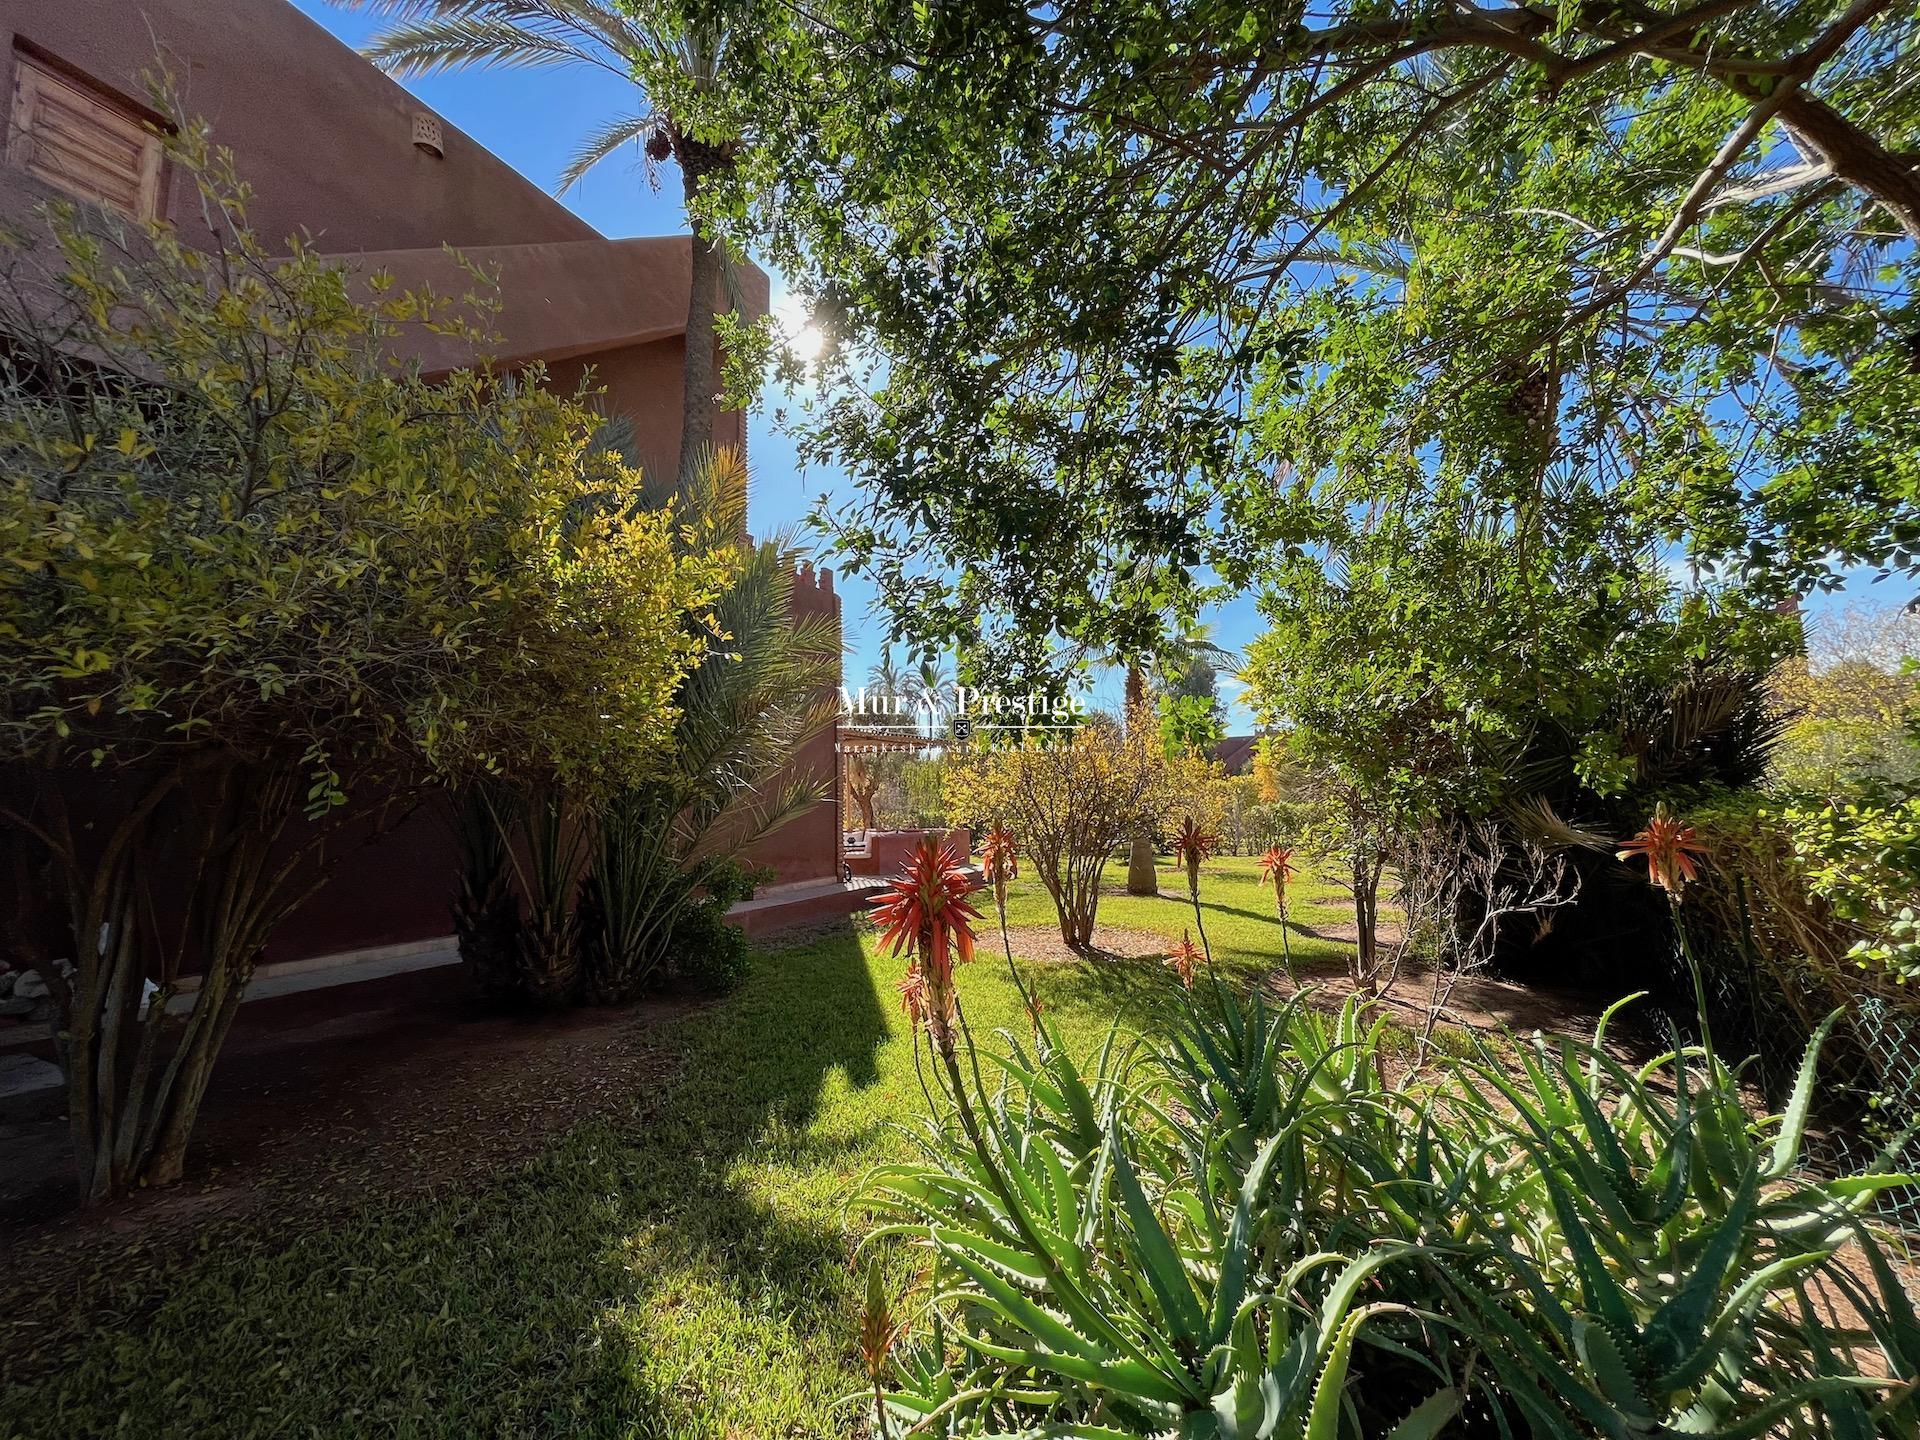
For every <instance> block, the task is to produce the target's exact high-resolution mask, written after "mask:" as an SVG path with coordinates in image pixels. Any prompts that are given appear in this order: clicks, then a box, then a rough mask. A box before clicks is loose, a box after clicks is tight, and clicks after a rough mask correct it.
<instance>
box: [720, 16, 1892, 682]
mask: <svg viewBox="0 0 1920 1440" xmlns="http://www.w3.org/2000/svg"><path fill="white" fill-rule="evenodd" d="M809 16H810V23H808V24H806V25H804V26H802V27H800V28H799V29H798V30H797V31H796V33H795V35H794V36H792V37H790V38H789V39H788V40H787V42H786V43H785V45H784V48H782V49H781V51H780V54H781V55H782V56H784V57H785V60H784V62H783V63H780V64H776V65H772V66H770V67H769V71H768V74H767V75H766V76H764V77H763V79H762V82H761V87H760V89H761V91H762V93H761V94H759V95H758V96H757V99H756V105H757V106H758V108H759V109H760V110H761V112H762V113H763V114H765V115H766V116H768V117H778V123H769V126H768V130H769V133H779V134H781V135H782V137H783V138H782V143H781V145H780V147H779V149H778V151H777V152H775V151H773V150H771V149H769V151H768V152H767V153H765V154H757V155H756V156H755V159H754V162H753V163H754V164H755V165H756V166H757V167H759V168H760V170H761V171H762V172H763V173H764V175H765V176H766V177H767V178H768V183H773V182H774V180H775V179H776V177H777V183H779V184H780V185H781V186H782V193H783V195H785V196H786V197H787V203H784V204H783V206H782V207H781V210H780V213H779V215H778V216H777V217H770V218H771V219H773V220H774V222H775V228H774V233H773V234H772V235H771V236H770V239H771V241H772V243H773V245H774V249H775V252H776V258H778V259H779V260H780V262H781V264H782V265H783V267H784V268H785V269H787V271H788V273H789V274H791V275H796V276H799V277H801V278H802V280H803V282H804V283H805V284H807V285H809V286H811V287H812V289H813V290H814V291H815V292H817V294H818V296H819V298H820V300H821V304H822V309H823V312H824V313H826V314H827V315H828V316H829V317H831V319H832V321H833V322H834V323H835V324H836V325H837V326H838V328H839V329H840V331H841V332H842V334H843V337H844V343H843V346H842V354H843V360H844V363H845V365H846V367H847V368H846V370H845V374H844V379H845V382H846V383H845V384H844V386H843V387H842V388H841V389H839V390H837V391H834V392H832V393H831V394H830V395H829V398H828V399H827V400H826V401H825V402H824V403H823V404H822V405H821V407H820V408H819V410H818V411H817V413H816V415H815V426H814V432H813V444H814V447H815V449H816V450H817V451H818V452H819V453H821V454H823V455H831V456H833V457H835V458H838V459H840V460H842V461H843V462H845V463H846V464H847V465H848V466H849V468H850V469H851V470H852V471H853V472H854V473H855V474H856V475H857V476H859V477H860V478H861V479H862V480H863V481H865V482H866V487H865V492H864V498H863V501H862V503H861V504H860V505H859V506H858V507H852V508H846V509H843V510H842V511H841V512H840V513H839V514H837V515H835V516H834V517H831V521H832V523H833V525H834V528H835V529H836V530H837V531H838V533H839V535H840V538H841V541H842V544H843V547H844V549H845V552H846V555H847V558H848V560H849V562H850V563H851V564H853V565H854V566H855V567H856V568H860V569H863V570H865V571H866V572H867V573H869V574H870V575H872V576H873V578H874V579H875V581H876V583H877V584H878V585H879V587H880V589H881V591H882V594H883V595H884V596H885V597H886V598H887V599H888V601H889V603H890V604H891V605H892V607H893V608H894V610H895V611H896V613H898V614H900V615H902V616H910V617H911V620H910V622H909V623H911V624H913V625H915V626H917V627H920V628H921V629H923V630H924V631H925V632H927V633H928V634H930V635H931V634H939V635H943V636H944V635H948V634H955V635H960V636H962V637H963V638H966V639H968V640H969V641H971V639H972V638H973V637H981V638H983V639H984V640H986V641H987V642H989V643H991V642H992V640H993V637H994V635H995V634H996V632H997V631H998V630H1006V631H1011V632H1016V633H1020V632H1025V633H1040V634H1045V633H1049V632H1052V631H1057V632H1058V633H1060V634H1063V635H1066V636H1068V637H1070V638H1073V639H1076V640H1080V639H1085V640H1089V641H1091V642H1094V643H1108V642H1115V643H1118V644H1120V645H1122V646H1126V647H1132V648H1136V649H1146V648H1149V647H1150V644H1151V641H1152V639H1153V633H1154V632H1156V631H1157V630H1158V629H1159V628H1160V622H1159V616H1160V615H1162V614H1163V613H1166V612H1168V611H1170V610H1171V611H1179V610H1180V609H1182V608H1183V606H1185V605H1188V604H1190V602H1191V601H1192V599H1193V597H1194V595H1195V593H1196V591H1197V590H1198V589H1200V588H1203V585H1204V581H1203V579H1202V574H1203V572H1202V571H1201V570H1200V569H1199V567H1200V566H1201V565H1202V564H1210V565H1212V566H1213V567H1214V568H1215V569H1216V570H1218V571H1219V572H1220V573H1222V574H1225V575H1227V576H1228V577H1229V578H1243V577H1248V576H1251V575H1255V574H1257V573H1258V571H1259V570H1260V568H1261V567H1262V566H1263V565H1264V563H1265V562H1266V561H1267V559H1268V558H1269V556H1270V552H1271V549H1272V547H1273V546H1274V545H1276V544H1279V545H1285V544H1288V543H1292V542H1294V541H1296V540H1297V539H1298V537H1299V532H1300V529H1301V525H1302V517H1301V516H1300V514H1299V511H1298V502H1299V501H1300V500H1301V499H1302V497H1303V494H1304V495H1308V496H1310V495H1311V494H1312V493H1313V489H1314V487H1317V486H1319V485H1320V484H1322V483H1323V482H1324V481H1325V480H1326V479H1327V478H1328V476H1329V475H1330V474H1335V473H1337V474H1338V476H1339V478H1340V480H1341V481H1342V483H1344V484H1346V485H1347V486H1349V487H1350V489H1349V491H1348V492H1347V495H1346V497H1345V498H1347V499H1351V500H1353V501H1355V502H1356V503H1367V502H1368V501H1370V500H1376V499H1377V500H1378V501H1379V503H1381V504H1384V505H1392V504H1395V503H1397V502H1396V498H1395V497H1396V494H1397V486H1396V482H1395V476H1394V472H1395V471H1396V470H1397V469H1399V468H1401V467H1404V466H1405V465H1406V464H1407V463H1408V462H1409V461H1419V462H1422V463H1426V464H1430V465H1432V464H1445V465H1447V466H1450V467H1452V468H1453V469H1454V470H1455V471H1456V472H1459V473H1477V474H1480V475H1482V476H1492V477H1497V481H1496V483H1497V485H1498V486H1499V487H1500V488H1502V489H1504V490H1506V491H1508V492H1510V493H1511V494H1512V495H1513V496H1514V497H1515V498H1516V499H1520V500H1524V499H1526V498H1528V497H1529V496H1530V494H1531V492H1532V491H1533V490H1534V489H1536V488H1537V487H1538V486H1539V485H1540V484H1541V483H1543V477H1545V476H1547V475H1549V473H1550V472H1552V471H1554V470H1555V469H1556V468H1557V469H1559V470H1562V471H1564V470H1567V469H1580V470H1583V471H1584V472H1585V473H1586V475H1587V478H1588V480H1589V481H1590V482H1592V483H1595V484H1597V485H1599V486H1601V487H1603V488H1606V489H1610V490H1613V491H1615V492H1617V497H1618V500H1619V503H1620V505H1621V507H1622V508H1631V509H1633V510H1635V511H1636V512H1638V513H1639V514H1641V515H1643V516H1644V517H1646V518H1647V519H1648V520H1649V521H1650V522H1652V523H1656V524H1658V525H1659V526H1661V527H1662V528H1663V529H1664V531H1665V533H1667V534H1669V535H1671V536H1673V537H1674V538H1676V539H1677V540H1680V541H1681V542H1683V543H1685V544H1686V545H1688V546H1690V547H1691V549H1692V550H1693V551H1694V553H1695V554H1696V555H1697V556H1699V557H1700V558H1701V559H1702V560H1703V561H1705V562H1709V563H1711V564H1712V565H1714V566H1715V567H1717V568H1724V567H1727V566H1730V565H1731V566H1737V567H1739V568H1741V569H1743V570H1745V571H1747V572H1749V573H1750V574H1751V576H1752V577H1753V578H1754V579H1755V581H1756V582H1761V583H1764V584H1766V585H1767V586H1768V587H1770V588H1772V589H1773V590H1774V591H1775V592H1776V593H1777V594H1782V595H1784V594H1787V593H1791V592H1794V591H1797V590H1804V589H1806V588H1807V587H1809V586H1814V585H1820V584H1828V583H1832V581H1833V579H1834V577H1835V575H1836V573H1837V571H1836V569H1835V561H1836V560H1837V561H1839V562H1840V563H1841V564H1843V565H1844V564H1847V563H1874V564H1884V565H1887V566H1889V567H1891V568H1893V569H1899V570H1906V571H1911V570H1912V568H1913V566H1914V563H1915V560H1916V556H1920V549H1917V548H1916V544H1917V542H1920V513H1917V512H1920V488H1917V481H1916V476H1917V475H1920V471H1916V469H1915V464H1914V460H1913V457H1914V455H1915V454H1916V453H1920V445H1916V443H1915V442H1916V438H1920V437H1917V436H1916V432H1915V428H1914V427H1915V421H1914V418H1913V417H1914V416H1915V415H1917V414H1920V403H1917V402H1920V390H1917V389H1916V387H1917V386H1920V375H1916V373H1915V367H1914V366H1913V363H1912V351H1911V335H1912V333H1913V331H1914V328H1915V324H1914V307H1913V280H1914V276H1915V267H1916V259H1915V249H1914V244H1913V242H1914V237H1915V235H1916V233H1920V229H1917V227H1920V182H1916V180H1915V178H1914V174H1913V171H1912V168H1911V166H1910V165H1909V164H1907V163H1906V162H1905V161H1903V160H1902V159H1901V157H1902V156H1903V155H1907V154H1910V153H1911V151H1912V150H1913V149H1914V148H1915V144H1916V139H1920V97H1917V96H1916V94H1915V92H1914V91H1913V89H1912V87H1910V86H1906V85H1905V84H1904V83H1902V78H1901V77H1903V76H1904V74H1905V73H1906V72H1907V71H1909V70H1910V69H1911V68H1912V67H1913V65H1914V63H1915V59H1916V49H1917V48H1920V21H1916V19H1915V17H1914V15H1913V14H1912V13H1911V9H1910V7H1901V6H1892V5H1886V4H1881V3H1872V0H1865V3H1860V4H1851V5H1844V4H1840V3H1837V0H1799V3H1794V0H1771V3H1762V0H1750V3H1733V4H1727V5H1714V6H1710V7H1699V6H1692V5H1673V6H1657V5H1656V6H1652V7H1648V6H1640V7H1637V8H1635V9H1632V10H1630V11H1609V10H1605V9H1592V8H1582V7H1572V8H1568V7H1560V8H1559V9H1557V10H1554V11H1552V12H1551V13H1547V12H1543V11H1534V10H1528V9H1525V8H1518V9H1515V8H1502V7H1475V6H1459V7H1452V8H1448V9H1432V8H1430V7H1428V8H1420V7H1415V8H1412V9H1403V10H1398V11H1393V12H1391V13H1385V12H1382V11H1381V10H1380V9H1379V8H1378V7H1375V6H1360V5H1351V4H1336V5H1334V6H1331V7H1323V8H1320V9H1306V8H1302V7H1298V6H1296V7H1292V8H1291V9H1288V8H1284V7H1283V8H1282V9H1281V10H1279V11H1277V12H1262V14H1261V15H1260V16H1259V17H1258V18H1257V19H1255V18H1253V17H1250V16H1249V15H1248V14H1247V13H1246V12H1245V11H1244V10H1235V9H1233V8H1232V7H1223V6H1221V5H1219V4H1217V3H1213V0H1183V3H1178V4H1174V5H1153V6H1148V5H1140V4H1137V3H1132V0H1105V3H1102V0H1094V3H1086V4H1073V5H1066V6H1060V7H1054V8H1052V9H1049V10H1047V11H1045V12H1044V13H1041V12H1030V11H1025V10H1020V9H1017V8H1006V7H978V6H967V7H956V6H933V7H922V8H920V9H916V10H913V11H911V12H909V13H905V14H894V13H893V12H892V11H885V12H884V13H883V12H882V11H881V10H880V9H877V8H876V7H873V6H872V5H871V4H870V3H865V0H842V3H839V4H828V5H826V6H825V7H824V8H823V9H822V8H818V7H815V8H811V9H810V10H809ZM794 134H805V135H807V136H808V137H809V138H808V142H807V143H803V144H792V143H789V142H788V139H787V137H789V136H791V135H794ZM1063 217H1070V220H1069V221H1068V222H1067V223H1063ZM869 358H874V359H878V360H881V361H883V362H884V369H883V370H879V371H866V370H863V369H861V368H860V366H861V365H862V363H863V362H864V361H866V360H867V359H869ZM875 374H877V375H879V376H880V377H881V378H880V383H877V384H874V383H861V382H865V381H868V380H869V378H870V376H871V375H875ZM1303 486H1304V487H1306V489H1305V490H1304V491H1303V490H1302V487H1303ZM1525 535H1526V531H1525V529H1524V527H1523V529H1522V531H1521V537H1522V539H1524V537H1525ZM949 571H953V572H955V573H953V574H952V575H951V576H949V575H948V573H947V572H949Z"/></svg>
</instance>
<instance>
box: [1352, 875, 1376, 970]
mask: <svg viewBox="0 0 1920 1440" xmlns="http://www.w3.org/2000/svg"><path fill="white" fill-rule="evenodd" d="M1379 898H1380V871H1379V868H1378V867H1377V866H1375V865H1373V864H1371V863H1370V862H1368V861H1366V860H1363V859H1358V858H1356V859H1355V860H1354V862H1353V926H1354V930H1355V932H1356V933H1355V935H1354V945H1355V947H1356V954H1355V956H1354V965H1355V967H1356V969H1355V975H1354V979H1355V981H1356V982H1357V984H1358V985H1359V986H1360V988H1362V989H1364V990H1365V991H1366V992H1367V993H1368V994H1369V995H1371V994H1372V993H1373V986H1374V980H1375V975H1374V968H1375V966H1376V965H1377V964H1378V957H1379V939H1378V923H1379Z"/></svg>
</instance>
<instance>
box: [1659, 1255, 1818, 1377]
mask: <svg viewBox="0 0 1920 1440" xmlns="http://www.w3.org/2000/svg"><path fill="white" fill-rule="evenodd" d="M1827 1259H1828V1257H1827V1256H1826V1255H1825V1254H1822V1253H1820V1252H1817V1251H1816V1252H1814V1253H1812V1254H1808V1255H1790V1256H1788V1257H1787V1258H1786V1259H1784V1260H1776V1261H1774V1262H1773V1263H1772V1264H1771V1265H1765V1266H1762V1267H1761V1268H1760V1269H1758V1270H1756V1271H1754V1272H1753V1274H1751V1275H1749V1276H1748V1277H1747V1278H1746V1279H1745V1280H1743V1281H1741V1282H1740V1288H1739V1289H1737V1290H1735V1291H1734V1292H1733V1294H1732V1295H1731V1296H1729V1297H1728V1298H1727V1303H1726V1304H1725V1305H1724V1306H1722V1307H1721V1310H1720V1315H1719V1318H1718V1319H1716V1320H1715V1321H1714V1322H1713V1325H1712V1328H1710V1329H1709V1330H1708V1331H1707V1333H1706V1334H1705V1335H1704V1336H1703V1337H1702V1338H1701V1341H1700V1343H1699V1344H1698V1345H1697V1346H1695V1347H1694V1350H1693V1353H1692V1354H1691V1355H1688V1356H1686V1357H1685V1358H1683V1359H1682V1360H1681V1361H1680V1362H1679V1364H1677V1365H1676V1366H1674V1367H1673V1368H1672V1369H1670V1370H1668V1371H1667V1372H1666V1373H1665V1374H1663V1375H1660V1376H1659V1377H1658V1378H1656V1379H1655V1381H1654V1385H1655V1386H1656V1387H1657V1388H1658V1389H1660V1390H1662V1391H1665V1392H1667V1393H1669V1394H1671V1393H1672V1392H1674V1391H1679V1390H1690V1389H1692V1388H1693V1387H1694V1386H1695V1385H1698V1384H1699V1383H1700V1382H1701V1381H1702V1380H1704V1379H1706V1377H1707V1375H1708V1374H1709V1373H1710V1372H1711V1371H1712V1370H1713V1368H1714V1366H1715V1365H1716V1364H1718V1363H1719V1361H1720V1358H1721V1356H1722V1355H1723V1354H1724V1353H1725V1352H1726V1349H1727V1347H1728V1345H1729V1344H1730V1343H1732V1335H1733V1330H1734V1327H1735V1326H1736V1325H1738V1324H1739V1322H1740V1321H1741V1320H1742V1319H1743V1318H1744V1317H1745V1316H1746V1315H1747V1313H1748V1312H1749V1311H1751V1310H1752V1309H1753V1307H1754V1306H1756V1305H1758V1304H1759V1303H1760V1301H1761V1300H1763V1299H1764V1298H1765V1297H1766V1293H1767V1291H1769V1290H1771V1289H1772V1288H1773V1287H1774V1286H1776V1285H1778V1284H1780V1283H1782V1282H1784V1281H1786V1280H1790V1279H1792V1278H1793V1277H1794V1276H1795V1275H1798V1274H1799V1273H1800V1272H1801V1271H1803V1270H1811V1269H1813V1268H1815V1267H1816V1266H1819V1265H1823V1264H1825V1263H1826V1261H1827Z"/></svg>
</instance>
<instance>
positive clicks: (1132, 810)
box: [947, 717, 1165, 950]
mask: <svg viewBox="0 0 1920 1440" xmlns="http://www.w3.org/2000/svg"><path fill="white" fill-rule="evenodd" d="M1156 741H1157V737H1152V736H1150V734H1149V733H1148V727H1147V726H1145V725H1133V726H1129V727H1128V728H1127V729H1126V730H1125V731H1124V732H1123V731H1122V730H1121V729H1120V728H1119V727H1118V726H1117V725H1114V724H1113V723H1111V722H1110V721H1106V720H1103V719H1101V718H1099V717H1095V718H1094V719H1092V720H1089V721H1088V722H1087V723H1086V724H1084V725H1081V726H1079V727H1077V728H1076V729H1075V730H1074V731H1073V733H1072V735H1071V736H1070V737H1067V738H1063V739H1055V740H1053V741H1051V742H1046V743H1043V742H1040V741H1036V740H1028V741H1026V742H1024V743H1022V744H1019V745H1011V746H1008V747H1006V748H1004V749H995V750H987V751H984V752H982V753H980V754H977V755H973V756H969V757H967V759H966V760H964V761H963V762H961V763H960V764H958V765H956V766H955V767H954V769H953V771H952V772H951V773H949V775H948V777H947V800H948V805H949V807H950V809H951V810H952V811H953V812H954V813H955V814H957V815H965V816H985V817H992V818H995V819H997V820H999V821H1001V822H1003V823H1005V824H1007V825H1008V826H1010V827H1011V828H1012V830H1013V833H1014V836H1015V838H1016V840H1017V842H1018V844H1019V846H1020V851H1021V853H1022V854H1023V855H1026V856H1028V857H1030V858H1031V859H1032V861H1033V868H1034V872H1035V873H1036V874H1037V875H1039V877H1040V883H1041V884H1042V885H1044V886H1045V887H1046V891H1047V894H1048V895H1050V896H1051V897H1052V898H1053V905H1054V909H1055V911H1056V912H1057V913H1058V914H1059V917H1060V938H1061V939H1062V940H1064V941H1066V943H1067V944H1068V945H1069V946H1072V947H1073V948H1075V949H1081V950H1084V949H1086V948H1088V947H1089V946H1091V945H1092V944H1093V927H1094V922H1095V920H1096V919H1097V918H1098V915H1099V910H1100V878H1101V876H1102V875H1103V874H1104V873H1105V872H1106V868H1107V861H1108V859H1109V858H1110V857H1111V856H1112V854H1113V851H1114V847H1115V846H1117V845H1119V844H1120V843H1121V842H1122V841H1124V840H1126V839H1128V837H1130V836H1131V835H1132V834H1133V833H1134V831H1135V830H1136V829H1140V828H1143V827H1146V826H1148V825H1150V824H1151V823H1152V821H1153V818H1154V814H1155V811H1156V808H1157V807H1158V805H1159V803H1160V798H1161V795H1162V792H1163V790H1164V788H1165V773H1164V770H1165V767H1164V762H1163V760H1162V758H1161V756H1160V754H1159V752H1158V747H1157V743H1156Z"/></svg>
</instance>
